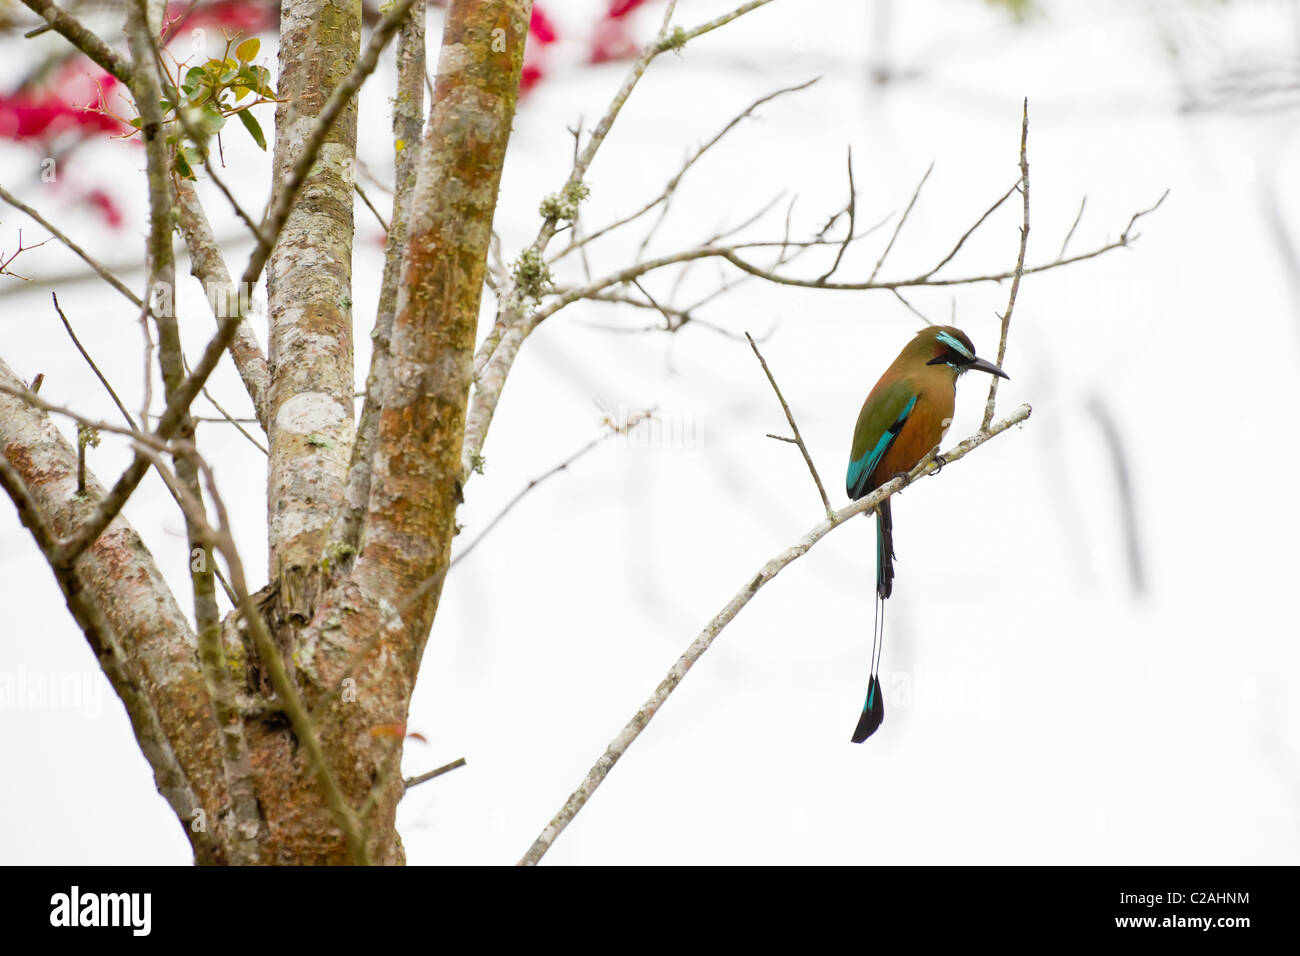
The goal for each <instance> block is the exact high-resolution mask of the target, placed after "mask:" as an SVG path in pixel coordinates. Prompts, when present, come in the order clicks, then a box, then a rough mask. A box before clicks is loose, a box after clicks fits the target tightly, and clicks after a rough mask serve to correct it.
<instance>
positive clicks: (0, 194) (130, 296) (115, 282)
mask: <svg viewBox="0 0 1300 956" xmlns="http://www.w3.org/2000/svg"><path fill="white" fill-rule="evenodd" d="M0 199H3V200H4V201H5V202H7V203H8V204H9V205H11V206H13V207H14V208H15V209H19V210H21V211H23V212H25V213H27V215H28V216H30V217H31V218H32V219H35V220H36V221H37V222H39V223H40V224H41V225H42V226H44V227H45V228H46V229H48V230H49V231H50V234H51V235H53V236H54V238H55V239H57V240H59V242H61V243H63V244H64V245H65V246H67V247H68V248H69V249H70V250H72V252H73V253H74V254H75V255H77V256H78V257H80V259H81V261H82V262H84V263H85V264H86V265H88V266H90V268H92V269H94V270H95V274H96V275H98V276H99V277H100V278H101V279H103V280H104V281H105V282H107V283H108V284H109V285H111V286H112V287H113V288H114V289H116V290H117V291H118V292H120V293H122V295H124V296H126V298H127V301H129V302H130V303H131V304H132V305H134V306H135V307H136V308H137V309H138V308H140V307H141V306H142V305H143V304H144V303H143V302H142V301H141V300H140V297H139V296H138V295H136V294H135V293H134V292H132V291H131V290H130V288H128V287H127V285H126V283H125V282H123V281H122V280H121V279H119V278H118V277H117V276H115V275H113V273H112V272H111V271H109V269H108V267H107V266H105V265H104V264H103V263H101V262H100V261H99V260H98V259H96V258H95V257H94V256H92V255H91V254H90V253H88V252H87V251H86V250H85V249H83V248H81V246H79V245H77V244H76V243H75V242H73V241H72V240H71V239H69V238H68V237H67V235H65V234H64V233H63V231H62V230H60V229H57V228H56V227H54V226H53V225H51V224H50V221H49V220H48V219H46V218H45V217H44V216H42V215H41V214H40V213H39V212H37V211H36V210H35V209H33V208H32V207H31V206H29V205H27V204H26V203H25V202H23V201H22V200H21V199H19V198H18V197H17V196H15V195H13V194H12V193H11V192H9V190H7V189H5V188H4V187H3V186H0Z"/></svg>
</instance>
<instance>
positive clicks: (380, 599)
mask: <svg viewBox="0 0 1300 956" xmlns="http://www.w3.org/2000/svg"><path fill="white" fill-rule="evenodd" d="M531 8H532V4H531V0H498V2H492V3H485V2H482V0H478V2H474V0H453V2H452V3H451V5H450V6H449V8H448V10H447V13H446V20H445V24H444V32H443V40H442V47H441V52H440V56H439V60H438V70H437V79H436V84H435V89H434V97H433V103H432V107H431V112H430V119H429V124H428V127H427V129H426V133H425V139H424V143H423V148H422V153H421V157H420V166H419V171H418V174H417V180H416V186H415V196H414V200H413V204H412V210H411V218H410V225H409V238H408V246H407V252H406V271H405V276H404V278H403V281H402V283H401V289H400V292H399V294H398V300H397V305H396V314H395V316H394V321H393V328H392V335H391V339H390V342H389V347H388V350H387V353H386V354H385V355H384V356H382V357H381V359H380V361H379V363H378V367H377V368H376V371H375V377H374V383H373V386H372V387H373V389H374V390H375V394H376V399H377V401H378V403H379V405H380V406H381V411H380V413H379V423H378V434H377V440H376V449H375V453H374V458H373V462H372V468H373V477H372V480H371V485H370V501H369V510H368V515H367V520H366V527H365V533H364V537H363V539H362V545H361V554H360V556H359V557H358V559H357V562H356V564H355V565H354V566H353V568H352V569H351V572H350V573H349V574H348V576H347V578H346V579H344V580H343V581H341V582H339V583H338V584H337V585H336V587H335V588H334V589H333V590H332V591H331V592H330V594H329V595H328V597H327V599H326V600H325V601H323V602H322V604H321V606H320V607H319V608H318V610H317V613H316V615H315V617H314V619H313V621H312V625H311V627H310V628H308V629H307V630H306V631H305V632H304V634H303V636H302V641H301V643H300V645H299V658H300V662H299V666H300V670H306V669H310V671H311V674H312V678H313V680H314V682H316V684H317V686H318V687H320V688H321V689H322V691H323V692H324V696H323V697H322V698H321V701H320V705H321V707H322V711H323V714H324V715H327V716H326V729H324V730H323V733H324V734H326V735H327V737H328V739H329V740H330V741H331V742H333V743H334V745H335V752H336V753H338V754H339V755H340V757H342V756H343V755H344V754H351V758H352V759H351V760H349V761H347V762H346V763H345V764H344V765H343V768H344V769H343V770H341V772H344V773H345V772H346V771H347V770H351V771H353V772H355V773H357V774H364V775H367V776H369V777H371V778H374V779H376V780H378V781H379V783H380V786H379V787H378V788H377V792H376V793H375V794H374V795H373V796H372V802H373V804H374V806H373V809H372V812H371V813H370V815H369V817H368V819H367V823H368V825H369V827H370V830H371V832H372V833H373V834H375V839H376V854H377V855H378V856H384V855H388V856H389V857H390V858H391V857H394V856H396V855H397V854H398V853H400V849H399V844H397V842H396V831H395V830H394V827H393V821H394V818H395V815H396V808H397V801H398V799H399V798H400V797H401V778H400V774H398V773H396V772H394V771H395V768H396V761H397V760H398V759H399V757H400V748H399V747H398V746H394V745H393V744H392V742H391V741H387V740H383V739H376V738H375V737H374V735H373V734H372V731H373V728H375V727H376V726H381V725H383V724H386V723H390V722H401V721H404V720H405V718H406V710H407V706H408V704H409V701H410V694H411V690H412V688H413V687H414V684H415V676H416V672H417V670H418V668H419V662H420V657H421V654H422V653H423V650H424V645H425V641H426V640H427V638H428V635H429V630H430V627H431V626H432V624H433V618H434V614H435V613H436V610H437V606H438V598H439V595H440V594H441V591H442V581H443V577H444V575H445V574H446V569H447V564H448V558H449V554H450V548H451V539H452V537H453V535H454V534H455V528H456V524H455V516H456V508H457V505H458V504H459V502H460V451H461V444H462V441H463V437H464V427H465V409H466V405H467V403H468V397H469V387H470V379H471V375H472V363H473V352H474V338H475V331H476V327H477V322H478V311H479V301H480V296H481V294H482V289H483V274H484V271H485V269H486V264H487V253H488V244H489V240H490V237H491V227H492V214H493V210H494V209H495V206H496V199H497V190H498V187H499V184H500V180H501V170H502V166H503V164H504V160H505V152H506V146H507V143H508V142H509V138H510V129H511V123H512V121H513V118H514V109H515V102H516V98H517V91H518V83H519V71H520V67H521V65H522V62H523V49H524V42H525V38H526V35H527V28H528V20H529V15H530V13H531ZM345 678H352V679H353V680H355V682H356V685H355V686H356V691H357V693H356V699H355V700H352V701H344V700H343V699H342V697H341V696H340V695H339V694H338V692H337V689H338V688H339V686H340V684H341V682H342V681H343V680H344V679H345ZM386 840H387V841H389V842H385V841H386Z"/></svg>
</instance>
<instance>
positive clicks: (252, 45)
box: [235, 37, 262, 63]
mask: <svg viewBox="0 0 1300 956" xmlns="http://www.w3.org/2000/svg"><path fill="white" fill-rule="evenodd" d="M261 47H262V41H261V40H259V39H258V38H257V37H249V38H248V39H247V40H245V41H244V42H243V43H241V44H239V46H237V47H235V56H237V57H239V59H241V60H243V61H244V62H245V63H247V62H248V61H249V60H251V59H252V58H253V57H255V56H257V51H258V50H259V49H261Z"/></svg>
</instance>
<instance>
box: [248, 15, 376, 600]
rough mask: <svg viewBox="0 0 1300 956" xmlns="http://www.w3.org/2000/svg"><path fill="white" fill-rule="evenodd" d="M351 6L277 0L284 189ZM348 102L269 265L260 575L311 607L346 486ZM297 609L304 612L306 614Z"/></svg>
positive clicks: (345, 66) (350, 44)
mask: <svg viewBox="0 0 1300 956" xmlns="http://www.w3.org/2000/svg"><path fill="white" fill-rule="evenodd" d="M360 43H361V3H360V0H285V2H284V3H282V4H281V7H280V76H279V81H278V84H279V85H278V92H279V94H280V96H281V97H284V98H285V99H284V101H283V102H281V103H280V104H279V106H278V107H277V109H276V117H275V124H276V136H275V159H274V171H275V177H276V181H277V182H279V183H282V182H284V181H285V180H286V179H287V178H288V175H289V172H290V170H291V169H292V167H293V164H294V162H295V160H297V159H298V157H299V155H300V154H301V152H302V148H303V141H304V138H305V137H306V134H307V131H308V130H310V129H311V127H312V125H313V124H314V123H315V121H316V117H317V116H318V115H319V114H320V112H321V109H322V107H323V106H324V105H325V102H326V100H327V99H328V98H329V94H330V92H331V91H332V90H333V89H334V87H336V86H337V85H338V84H339V82H340V81H341V80H342V79H343V78H344V77H345V76H347V74H348V71H349V70H351V68H352V66H353V64H354V63H355V62H356V59H357V55H358V52H359V50H360ZM356 138H357V107H356V101H355V100H353V101H352V103H350V104H349V105H348V107H347V108H346V109H345V110H344V112H343V114H342V115H341V116H340V117H339V119H338V121H337V122H336V123H335V125H334V128H333V130H332V131H331V133H330V134H329V136H328V137H327V138H326V140H325V144H324V146H323V147H322V148H321V150H320V153H319V156H318V158H317V161H316V165H315V167H314V169H313V170H312V172H311V175H310V176H309V177H308V179H307V181H306V183H305V184H304V186H303V191H302V194H301V196H300V198H299V200H298V203H297V205H296V206H295V207H294V209H293V212H292V213H291V214H290V216H289V219H288V221H287V222H286V223H285V227H284V230H283V231H282V232H281V234H280V239H279V242H277V244H276V246H275V250H274V251H273V252H272V254H271V259H270V262H269V264H268V269H267V292H268V306H269V317H270V343H269V354H268V361H269V363H270V368H271V387H270V391H269V394H268V407H267V424H268V429H267V434H268V436H269V438H270V450H271V458H270V475H269V480H268V488H267V507H268V515H267V517H268V532H269V546H270V568H271V575H272V578H273V579H276V578H279V579H281V580H282V581H283V582H284V583H285V596H286V598H288V599H289V600H291V601H294V602H299V604H300V606H301V607H302V608H309V607H310V605H311V604H312V603H313V600H312V596H313V592H312V588H313V587H314V586H315V585H314V582H313V580H312V572H311V570H310V569H312V568H313V567H314V566H316V565H317V564H318V563H319V561H320V557H321V552H322V548H323V546H324V543H325V536H326V534H327V532H328V529H329V525H330V522H331V521H332V520H333V518H334V516H335V515H336V514H338V512H339V510H340V508H341V506H342V502H343V495H344V490H345V485H346V481H347V469H348V459H349V454H350V452H351V448H352V433H353V398H352V393H353V390H354V383H353V368H352V365H353V359H352V238H353V225H352V206H353V188H354V186H353V175H354V172H353V165H354V162H355V158H356ZM304 613H305V612H304Z"/></svg>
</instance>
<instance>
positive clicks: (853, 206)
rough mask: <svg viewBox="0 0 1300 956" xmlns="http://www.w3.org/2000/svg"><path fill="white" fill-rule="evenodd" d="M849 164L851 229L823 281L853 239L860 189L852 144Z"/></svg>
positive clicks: (824, 274)
mask: <svg viewBox="0 0 1300 956" xmlns="http://www.w3.org/2000/svg"><path fill="white" fill-rule="evenodd" d="M848 166H849V204H848V206H847V207H846V211H847V212H848V215H849V231H848V232H846V233H845V234H844V242H843V244H841V245H840V251H839V252H837V253H836V254H835V261H834V262H833V263H831V267H830V268H829V269H827V270H826V271H825V272H824V273H822V276H821V279H820V281H822V282H825V281H826V280H827V279H829V278H830V277H831V276H833V275H835V272H836V270H837V269H839V267H840V260H841V259H843V258H844V253H845V251H846V250H847V249H848V248H849V243H851V242H852V241H853V224H854V222H855V218H856V215H857V207H858V190H857V187H856V186H854V185H853V147H852V146H850V147H849V159H848ZM926 175H927V176H928V175H929V173H926ZM900 225H901V223H900ZM876 268H879V265H877V267H876Z"/></svg>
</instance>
